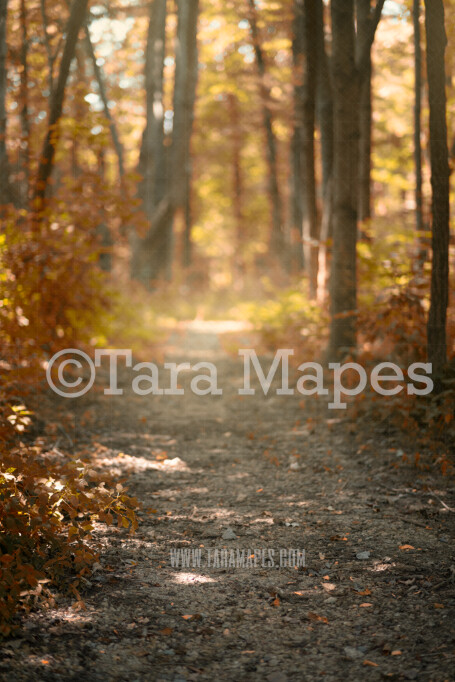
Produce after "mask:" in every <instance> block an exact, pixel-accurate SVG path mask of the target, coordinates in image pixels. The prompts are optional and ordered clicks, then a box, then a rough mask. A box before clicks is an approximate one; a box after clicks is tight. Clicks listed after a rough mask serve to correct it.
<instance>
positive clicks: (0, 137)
mask: <svg viewBox="0 0 455 682" xmlns="http://www.w3.org/2000/svg"><path fill="white" fill-rule="evenodd" d="M7 8H8V0H0V206H4V205H5V204H8V203H9V202H10V201H11V199H12V196H11V185H10V176H9V174H10V166H9V160H8V152H7V149H6V57H7V51H8V46H7V42H6V19H7Z"/></svg>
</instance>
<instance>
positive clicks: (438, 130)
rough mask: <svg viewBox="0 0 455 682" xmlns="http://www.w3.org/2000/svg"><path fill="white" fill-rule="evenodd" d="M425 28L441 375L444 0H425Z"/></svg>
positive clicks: (433, 308) (445, 267)
mask: <svg viewBox="0 0 455 682" xmlns="http://www.w3.org/2000/svg"><path fill="white" fill-rule="evenodd" d="M425 32H426V37H427V77H428V96H429V105H430V158H431V187H432V251H433V263H432V273H431V303H430V312H429V317H428V359H429V361H430V362H431V363H432V364H433V374H434V376H435V377H440V376H441V374H442V371H443V368H444V365H445V364H446V361H447V341H446V321H447V306H448V302H449V211H450V209H449V152H448V145H447V121H446V91H445V63H444V53H445V48H446V44H447V38H446V33H445V25H444V5H443V2H442V0H425Z"/></svg>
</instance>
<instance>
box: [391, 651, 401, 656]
mask: <svg viewBox="0 0 455 682" xmlns="http://www.w3.org/2000/svg"><path fill="white" fill-rule="evenodd" d="M390 655H391V656H401V651H400V650H399V649H395V650H394V651H392V653H391V654H390Z"/></svg>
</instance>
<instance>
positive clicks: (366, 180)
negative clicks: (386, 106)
mask: <svg viewBox="0 0 455 682" xmlns="http://www.w3.org/2000/svg"><path fill="white" fill-rule="evenodd" d="M356 11H357V36H358V38H357V45H358V46H359V47H360V46H361V45H362V44H363V41H364V39H365V38H364V36H365V37H367V36H368V34H369V26H370V21H371V15H370V12H371V0H356ZM371 77H372V63H371V52H370V50H368V55H367V58H366V61H365V64H364V70H363V72H362V74H361V83H360V99H359V105H358V106H359V120H360V143H359V204H358V218H359V221H360V223H365V222H367V221H368V220H369V219H370V218H371V133H372V108H371Z"/></svg>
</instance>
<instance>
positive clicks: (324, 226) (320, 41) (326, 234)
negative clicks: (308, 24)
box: [315, 0, 333, 303]
mask: <svg viewBox="0 0 455 682" xmlns="http://www.w3.org/2000/svg"><path fill="white" fill-rule="evenodd" d="M316 12H317V14H316V26H315V31H316V40H317V49H318V53H317V54H318V60H317V63H318V75H317V84H316V85H317V89H316V98H317V99H316V107H317V118H318V124H319V130H320V136H321V160H322V217H321V230H320V237H319V263H318V288H317V300H318V302H319V303H322V302H323V301H324V300H325V298H326V296H327V287H328V277H329V256H330V252H331V250H330V248H329V240H330V239H331V237H332V235H333V94H332V83H331V77H330V68H329V61H328V57H327V51H326V47H325V32H324V3H323V0H317V3H316Z"/></svg>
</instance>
